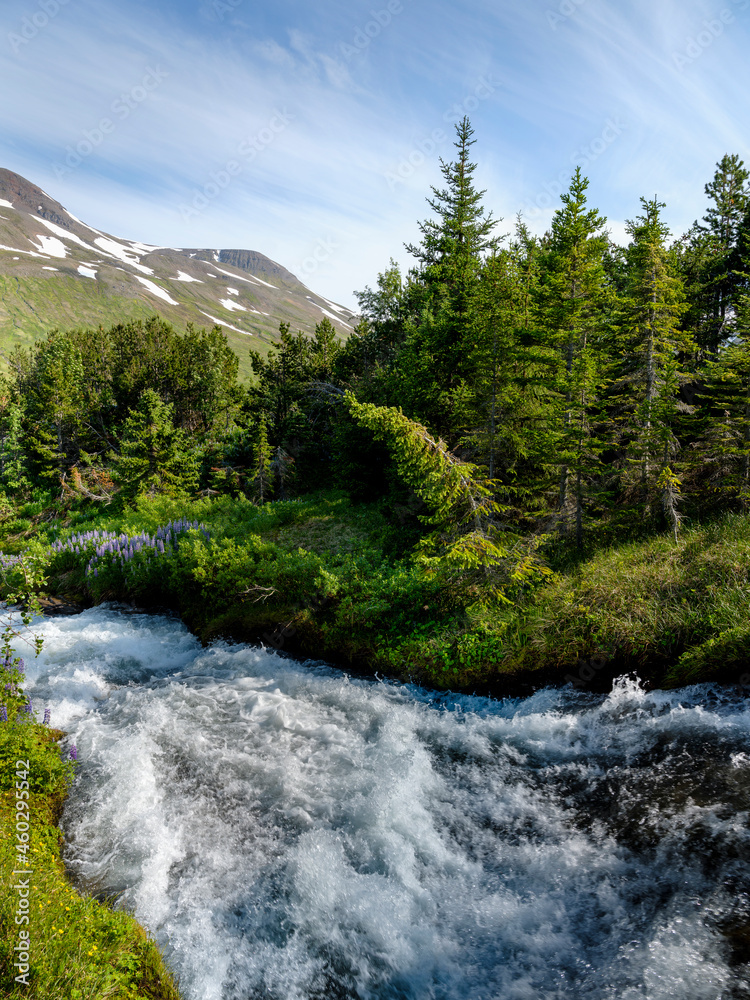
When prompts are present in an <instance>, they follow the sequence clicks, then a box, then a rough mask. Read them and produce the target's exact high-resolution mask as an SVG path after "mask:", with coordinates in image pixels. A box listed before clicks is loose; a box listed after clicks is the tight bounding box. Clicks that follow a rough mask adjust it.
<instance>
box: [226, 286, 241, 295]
mask: <svg viewBox="0 0 750 1000" xmlns="http://www.w3.org/2000/svg"><path fill="white" fill-rule="evenodd" d="M227 294H228V295H239V294H240V293H239V290H238V289H236V288H227Z"/></svg>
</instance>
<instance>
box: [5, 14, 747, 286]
mask: <svg viewBox="0 0 750 1000" xmlns="http://www.w3.org/2000/svg"><path fill="white" fill-rule="evenodd" d="M743 5H746V6H750V0H716V3H713V2H712V0H685V2H682V3H678V2H677V0H662V2H661V3H659V4H657V5H655V6H653V5H651V4H650V3H648V2H647V0H628V2H627V3H625V4H623V3H615V2H613V0H584V2H582V3H577V4H569V5H567V6H566V7H565V9H566V10H568V9H569V8H570V7H573V8H574V12H573V13H572V14H570V15H568V16H566V17H565V18H564V19H563V20H562V21H560V22H557V21H556V22H555V23H554V24H551V23H550V17H549V12H550V11H552V12H553V13H555V12H558V14H559V11H558V8H559V7H560V4H559V3H554V2H548V0H530V2H529V3H526V4H523V5H521V4H503V5H498V4H496V3H494V2H493V3H490V0H469V2H462V3H459V4H455V3H448V2H447V0H434V2H431V3H430V4H429V5H428V4H427V0H400V2H397V0H394V2H392V3H391V4H390V6H389V4H388V2H387V0H386V2H385V3H384V2H383V0H379V2H378V4H377V5H376V6H375V7H372V6H371V5H367V4H365V5H362V6H358V5H357V6H352V5H351V4H350V3H344V2H343V0H341V2H338V0H327V2H324V3H323V4H321V5H317V6H316V8H315V10H313V9H312V8H311V7H310V6H309V5H306V4H302V3H300V2H299V0H288V2H287V3H285V4H281V5H277V6H276V7H275V8H271V7H266V8H261V7H259V5H256V4H251V3H250V0H231V2H230V3H226V4H224V6H223V7H222V6H221V4H220V5H219V7H217V6H216V5H215V4H214V3H213V0H203V2H201V3H197V2H196V3H195V4H193V5H190V4H188V5H185V4H184V3H182V2H178V0H166V2H164V3H161V4H160V5H159V7H158V10H157V9H155V8H154V6H153V5H147V4H145V3H141V2H138V0H118V2H117V3H115V2H114V0H68V2H67V3H66V4H64V5H62V6H61V7H60V10H59V13H58V14H57V16H55V17H54V18H53V19H51V20H50V21H49V24H48V25H46V26H45V28H44V29H43V30H42V29H39V30H38V31H37V33H36V34H35V35H34V37H33V38H31V39H30V40H29V41H28V44H24V45H22V46H21V47H20V48H19V47H18V46H16V49H14V47H13V45H12V44H11V43H10V42H8V41H7V39H8V35H9V34H10V33H13V32H16V31H17V29H18V26H19V25H21V24H22V23H23V18H24V17H28V16H29V15H30V14H33V12H34V11H35V10H36V9H37V6H36V0H6V2H5V4H4V6H3V11H2V14H0V82H2V85H3V93H4V95H6V100H5V101H4V102H3V104H2V110H1V111H0V114H1V115H2V133H1V135H2V138H0V163H1V164H2V165H3V166H7V167H9V168H10V169H14V170H17V171H19V172H20V173H23V174H25V175H26V176H28V177H29V179H31V180H33V181H35V182H36V183H39V184H40V185H41V186H42V187H44V188H45V190H47V191H49V193H50V194H52V195H53V196H55V197H57V198H58V199H59V200H60V201H62V202H63V203H64V204H67V205H68V206H69V207H70V209H71V210H72V211H74V212H75V214H76V215H77V216H79V217H80V218H83V219H85V220H86V221H89V222H90V223H91V224H92V225H95V226H97V227H98V228H101V229H106V230H108V231H110V232H113V233H114V234H117V235H123V236H130V237H133V238H138V239H142V240H146V241H149V242H153V243H158V244H165V245H172V246H190V245H201V246H225V247H229V246H235V247H248V248H252V249H257V250H260V251H261V252H263V253H266V254H268V255H270V256H272V257H274V258H275V259H277V260H279V261H280V262H281V263H283V264H285V265H286V266H288V267H290V268H291V269H296V270H297V271H298V273H300V276H301V277H302V278H303V279H304V280H307V281H308V282H309V283H310V284H311V285H312V286H313V287H314V288H315V289H316V290H317V291H320V292H322V293H323V294H325V295H327V296H328V297H329V298H333V299H338V300H339V301H344V302H347V303H352V301H353V300H352V296H351V291H352V289H354V288H361V287H363V286H364V285H365V284H368V283H372V282H373V280H374V278H375V275H376V273H377V271H378V270H382V269H383V267H384V266H386V265H387V261H388V258H389V257H390V256H392V255H393V256H396V257H397V258H399V259H401V260H403V259H404V258H405V256H406V255H405V254H404V252H403V250H402V247H403V243H404V242H405V241H408V240H413V239H414V238H415V236H416V235H417V228H416V223H417V220H418V219H421V218H423V217H424V216H425V214H427V212H428V210H427V206H426V205H425V201H424V199H425V196H426V195H428V194H429V193H430V192H429V189H430V185H431V184H434V183H438V182H439V181H440V173H439V166H438V157H439V156H443V157H444V158H450V156H451V154H452V151H453V150H452V146H451V141H452V124H451V119H450V109H456V108H458V109H462V108H463V109H464V110H466V111H467V113H468V114H469V115H470V117H471V118H472V122H473V123H474V125H475V128H476V135H477V139H478V143H477V146H476V147H475V150H476V156H477V159H478V160H479V163H480V168H479V171H478V179H479V181H480V183H481V185H482V186H483V187H486V188H487V196H486V200H487V203H488V205H489V206H490V207H493V208H494V210H495V212H496V214H499V215H504V216H505V217H506V219H508V218H512V216H513V215H514V214H515V212H516V211H517V210H518V209H519V208H521V207H522V206H524V205H529V204H534V203H535V200H536V199H538V198H539V193H540V192H542V191H544V190H546V186H550V185H552V187H554V185H555V184H556V183H558V179H559V178H560V177H563V178H564V177H565V174H566V173H568V175H569V173H571V172H572V170H573V168H574V166H575V163H576V162H582V157H583V158H584V159H585V160H586V163H585V166H584V170H585V171H586V172H588V173H589V174H590V177H591V189H590V193H591V200H592V202H594V203H595V204H597V206H598V207H599V208H600V209H601V210H602V212H603V213H604V214H606V215H608V216H609V217H610V219H611V220H613V227H614V228H616V227H617V226H619V227H620V230H621V227H622V221H623V220H624V219H625V218H628V217H632V216H633V215H634V214H635V213H636V212H637V210H638V197H639V196H640V195H641V194H653V193H658V194H659V196H660V197H661V198H662V199H663V200H665V201H666V202H667V204H668V217H669V219H670V221H671V223H672V225H673V227H674V228H675V229H678V230H679V229H680V228H681V227H685V226H687V225H689V223H690V222H691V221H692V219H693V218H695V217H696V216H699V215H701V214H702V212H703V209H704V206H703V193H702V192H703V185H704V184H705V182H706V181H707V180H709V179H710V177H711V175H712V172H713V165H714V163H715V162H716V160H718V159H719V158H720V157H721V155H722V154H723V153H724V152H728V151H729V152H737V153H739V154H740V155H743V156H745V157H746V158H747V159H749V160H750V151H749V150H748V139H747V134H746V131H745V130H744V123H745V122H747V121H748V120H750V106H749V105H750V97H749V96H748V88H747V86H745V85H743V81H745V80H746V76H747V69H746V66H745V63H746V57H745V54H746V52H747V50H748V23H749V22H750V13H749V12H748V11H747V10H745V9H744V6H743ZM381 8H382V9H381ZM725 10H726V11H729V14H730V15H731V18H729V19H728V15H727V14H725V15H724V20H722V11H725ZM373 11H374V12H375V14H373ZM375 15H378V16H375ZM706 22H707V23H708V24H709V27H708V28H706V27H705V24H706ZM716 24H723V25H724V28H722V30H721V31H719V30H718V29H717V27H716ZM711 26H713V34H712V35H711V38H712V40H711V41H710V42H709V40H708V37H709V36H708V35H705V34H704V35H703V37H702V39H701V40H699V36H701V33H705V32H707V31H708V32H710V31H711ZM4 39H5V44H3V40H4ZM691 39H694V40H696V45H697V46H698V49H697V50H696V49H690V50H689V51H691V52H695V51H697V53H698V54H697V55H694V56H693V57H691V58H690V60H689V62H688V63H686V64H685V65H680V64H679V63H680V60H679V59H675V54H677V55H679V54H680V53H683V52H687V51H688V47H689V45H690V40H691ZM357 40H359V45H357ZM702 43H706V44H702ZM150 71H153V72H156V73H159V74H161V75H162V78H161V82H160V84H159V86H158V87H155V88H153V89H152V90H150V91H149V92H148V93H147V95H146V96H145V97H144V99H143V100H139V101H135V100H133V99H132V94H133V93H134V88H138V87H140V86H142V81H143V78H144V76H145V74H147V73H148V72H150ZM483 78H484V79H487V80H491V81H492V84H491V93H489V94H488V95H487V96H485V97H483V98H481V99H475V98H476V93H477V87H478V86H479V81H480V80H481V79H483ZM128 94H130V95H131V103H133V107H132V108H131V109H130V112H129V114H128V115H127V116H124V117H123V116H122V111H120V112H119V113H118V112H116V111H115V110H114V108H115V105H116V102H118V101H121V100H122V99H123V95H125V96H127V95H128ZM138 96H140V91H138ZM274 116H276V117H274ZM279 116H281V118H283V119H284V120H285V122H286V124H285V126H284V127H283V128H282V129H280V130H275V129H274V127H273V124H272V123H273V122H274V121H275V122H277V123H278V122H279V121H280V120H281V118H280V117H279ZM613 118H614V119H616V120H618V121H619V122H622V123H626V127H625V128H623V129H621V131H620V134H618V136H617V139H616V141H613V142H609V143H605V146H604V148H603V149H602V150H601V151H600V152H596V153H595V155H585V151H586V150H589V151H591V150H592V149H593V148H594V144H596V149H599V146H600V145H601V136H602V135H603V133H604V130H605V129H606V128H607V122H608V121H610V120H611V119H613ZM103 119H109V120H112V122H113V124H114V125H115V126H116V127H115V128H114V129H113V130H112V131H109V132H107V133H106V135H104V136H103V139H102V141H101V142H100V143H98V144H97V145H96V146H95V148H93V149H92V151H91V153H90V154H87V155H86V156H85V157H83V158H82V162H81V164H79V165H78V166H77V168H76V169H75V170H71V172H70V173H69V174H65V175H63V176H60V171H59V169H58V170H57V171H55V165H56V164H58V165H59V164H60V163H61V162H65V153H66V150H68V149H69V148H72V149H75V148H76V145H77V144H78V143H80V142H85V136H86V134H87V133H88V134H91V133H92V130H96V129H98V128H99V126H100V123H101V121H102V120H103ZM436 132H442V134H443V138H442V140H441V141H438V142H432V146H430V142H431V140H430V137H431V136H434V135H435V133H436ZM266 140H267V141H266ZM248 143H249V144H250V145H249V146H248ZM253 143H255V146H253ZM433 147H434V148H433ZM248 148H250V149H254V153H253V155H252V156H251V155H249V154H247V153H246V154H245V155H244V156H243V154H242V150H243V149H248ZM415 150H417V151H419V150H422V151H424V150H429V152H428V153H425V154H424V155H423V156H422V157H421V159H420V156H419V155H415V152H414V151H415ZM582 151H583V152H582ZM410 157H411V159H409V158H410ZM404 162H411V163H412V165H413V167H414V168H413V170H412V171H411V172H409V173H408V177H405V178H404V179H403V180H404V183H402V184H398V185H393V184H390V185H389V183H388V181H387V175H388V174H389V172H392V171H393V169H394V166H396V167H398V165H399V164H402V163H404ZM228 163H237V164H238V166H239V167H240V169H239V170H238V171H237V172H236V173H234V174H233V175H232V177H231V183H228V184H226V185H224V186H222V185H221V184H218V185H217V187H218V190H217V192H216V194H215V195H213V196H212V197H210V198H208V199H207V204H206V205H205V206H204V207H203V208H202V209H201V211H200V212H198V213H197V214H195V215H192V214H189V213H188V214H187V215H186V213H185V212H181V211H180V208H181V206H184V205H186V204H188V205H189V204H191V203H192V200H193V199H194V198H195V193H196V192H201V191H205V190H206V188H207V187H208V188H209V190H210V191H212V192H213V188H212V187H210V185H211V184H216V181H213V180H212V178H213V177H220V178H221V179H222V180H223V172H224V171H226V167H227V164H228ZM414 164H416V166H414ZM551 211H552V207H549V208H547V207H545V208H544V211H542V212H540V213H539V218H538V219H537V220H535V225H536V224H538V225H539V226H543V225H545V224H546V222H547V221H548V217H549V215H550V214H551ZM545 213H546V215H545ZM321 246H324V247H326V248H327V250H326V251H325V252H324V251H323V250H321V249H319V248H320V247H321ZM316 254H317V257H316ZM317 258H322V259H320V260H318V259H317ZM311 259H314V260H316V263H317V267H316V269H315V270H314V271H311V265H310V260H311Z"/></svg>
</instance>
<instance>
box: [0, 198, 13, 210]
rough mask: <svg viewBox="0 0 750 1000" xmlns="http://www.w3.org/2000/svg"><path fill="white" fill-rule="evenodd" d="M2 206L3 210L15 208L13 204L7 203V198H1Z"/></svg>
mask: <svg viewBox="0 0 750 1000" xmlns="http://www.w3.org/2000/svg"><path fill="white" fill-rule="evenodd" d="M0 205H2V206H3V208H13V202H12V201H6V200H5V198H0Z"/></svg>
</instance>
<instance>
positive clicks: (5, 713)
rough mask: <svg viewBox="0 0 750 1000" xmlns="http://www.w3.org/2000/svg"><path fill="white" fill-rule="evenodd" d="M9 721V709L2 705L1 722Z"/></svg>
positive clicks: (0, 706) (0, 707)
mask: <svg viewBox="0 0 750 1000" xmlns="http://www.w3.org/2000/svg"><path fill="white" fill-rule="evenodd" d="M7 721H8V709H7V708H6V707H5V705H0V722H7Z"/></svg>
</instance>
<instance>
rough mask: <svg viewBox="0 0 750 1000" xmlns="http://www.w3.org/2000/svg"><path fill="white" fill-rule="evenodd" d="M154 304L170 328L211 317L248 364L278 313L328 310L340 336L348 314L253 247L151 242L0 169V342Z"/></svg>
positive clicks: (133, 315)
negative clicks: (116, 231) (103, 225)
mask: <svg viewBox="0 0 750 1000" xmlns="http://www.w3.org/2000/svg"><path fill="white" fill-rule="evenodd" d="M154 313H159V315H161V316H163V317H164V319H166V320H168V321H169V322H171V323H173V324H174V325H175V326H176V327H178V328H180V329H181V328H184V326H185V325H186V324H187V323H192V324H193V325H195V326H203V327H206V326H213V325H215V324H216V325H219V326H221V327H222V328H223V330H224V332H225V333H226V335H227V339H228V340H229V342H230V344H231V346H232V347H233V349H234V350H235V351H236V353H237V354H238V355H239V357H240V365H241V371H244V372H245V373H247V371H248V368H249V366H248V362H247V356H248V348H253V349H254V350H259V351H261V352H262V353H265V352H266V351H267V350H268V349H269V348H270V346H272V345H273V344H274V343H276V342H277V341H278V337H279V333H278V330H279V323H280V322H286V323H290V324H291V328H292V330H293V331H296V330H302V331H303V332H305V333H309V334H311V333H313V331H314V329H315V324H316V323H319V322H320V321H321V320H322V319H323V317H324V316H327V317H328V318H329V319H330V320H331V322H332V323H333V325H334V326H335V327H336V330H337V331H338V334H339V336H341V337H342V338H343V337H346V336H347V335H348V334H349V333H351V331H352V329H353V325H354V323H355V322H356V318H355V317H354V316H353V315H352V313H351V312H350V311H349V310H348V309H346V308H344V307H343V306H339V305H336V304H335V303H332V302H330V301H329V300H328V299H325V298H323V297H322V296H319V295H316V294H315V293H314V292H312V291H311V290H310V289H308V288H307V287H306V286H305V285H303V284H302V282H301V281H299V280H298V279H297V278H296V277H295V276H294V275H293V274H292V273H291V272H290V271H288V270H286V268H284V267H283V266H282V265H280V264H277V263H276V262H275V261H272V260H270V259H269V258H268V257H265V256H264V255H263V254H261V253H258V252H257V251H253V250H211V249H180V248H175V247H159V246H153V245H150V244H146V243H140V242H138V241H133V240H125V239H118V238H116V237H114V236H111V235H109V234H108V233H103V232H101V231H100V230H98V229H94V228H92V227H91V226H88V225H87V224H86V223H84V222H81V220H80V219H77V218H76V217H75V216H74V215H72V214H71V213H70V212H68V211H67V209H65V208H64V207H63V206H62V205H61V204H59V202H57V201H55V200H54V199H53V198H52V197H50V195H48V194H46V192H44V191H42V190H41V188H39V187H37V186H36V185H34V184H32V183H31V182H29V181H27V180H26V179H25V178H23V177H21V176H20V175H18V174H14V173H12V172H11V171H9V170H3V169H0V351H1V352H2V354H3V355H6V356H7V355H8V354H9V352H10V351H11V350H12V349H13V347H14V346H15V345H17V344H21V345H28V344H30V343H32V342H33V341H34V340H36V339H37V338H39V337H41V336H44V335H45V334H46V333H47V332H48V331H49V330H52V329H55V328H59V329H70V328H72V327H78V326H99V325H100V324H101V325H103V326H107V325H111V324H113V323H117V322H122V321H124V320H129V319H138V318H145V317H147V316H151V315H153V314H154Z"/></svg>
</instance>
